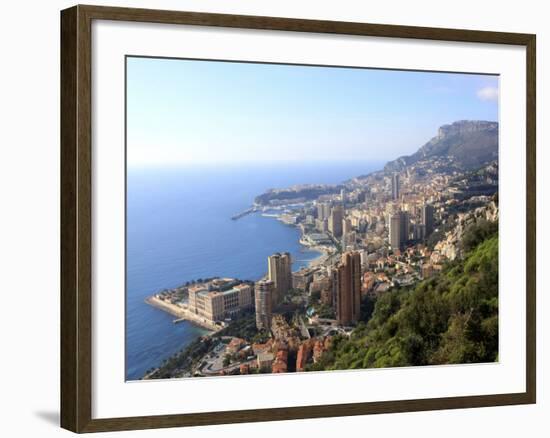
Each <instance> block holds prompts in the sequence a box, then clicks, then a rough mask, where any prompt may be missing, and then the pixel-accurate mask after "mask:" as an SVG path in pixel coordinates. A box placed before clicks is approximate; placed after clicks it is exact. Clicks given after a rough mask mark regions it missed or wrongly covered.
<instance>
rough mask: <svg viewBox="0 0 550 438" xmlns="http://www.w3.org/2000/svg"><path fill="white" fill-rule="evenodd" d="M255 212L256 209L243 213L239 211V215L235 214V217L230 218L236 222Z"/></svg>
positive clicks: (251, 208)
mask: <svg viewBox="0 0 550 438" xmlns="http://www.w3.org/2000/svg"><path fill="white" fill-rule="evenodd" d="M255 211H256V207H250V208H247V209H246V210H244V211H241V212H240V213H238V214H236V215H235V216H231V220H232V221H236V220H237V219H240V218H242V217H244V216H246V215H248V214H251V213H254V212H255Z"/></svg>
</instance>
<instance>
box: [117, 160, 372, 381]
mask: <svg viewBox="0 0 550 438" xmlns="http://www.w3.org/2000/svg"><path fill="white" fill-rule="evenodd" d="M380 167H381V165H380V164H379V163H360V162H359V163H358V162H354V163H337V164H334V163H332V164H324V163H323V164H308V165H303V164H301V165H289V164H280V165H262V166H257V165H256V166H248V167H247V166H229V167H228V166H224V167H216V166H214V165H212V166H202V167H181V168H175V167H170V168H163V169H159V168H147V169H129V170H128V176H127V286H126V287H127V293H126V300H127V303H126V304H127V306H126V377H127V379H128V380H133V379H137V378H140V377H142V376H143V374H144V373H145V371H146V370H148V369H149V368H152V367H154V366H157V365H159V364H160V362H161V361H162V360H163V359H164V358H166V357H168V356H171V355H172V354H174V353H175V352H177V351H179V350H181V349H183V348H185V346H186V345H188V344H189V343H190V342H192V341H193V340H194V339H196V338H197V337H198V336H200V335H201V334H203V333H204V330H202V329H200V328H198V327H196V326H193V325H192V324H189V323H187V322H183V323H180V324H173V323H172V320H173V317H172V316H170V315H168V314H166V313H165V312H163V311H160V310H158V309H155V308H153V307H151V306H149V305H147V304H145V303H144V299H145V297H147V296H148V295H151V294H153V293H155V292H156V291H158V290H160V289H163V288H170V287H175V286H179V285H181V284H183V283H185V282H186V281H189V280H193V279H197V278H206V277H214V276H229V277H237V278H240V279H247V280H257V279H259V278H260V277H262V276H263V275H265V273H266V271H267V257H268V256H269V255H271V254H273V253H274V252H277V251H289V252H290V253H291V254H292V258H293V260H294V263H293V270H298V269H299V268H301V267H302V266H305V265H307V263H308V262H309V261H310V260H312V259H314V258H316V257H317V256H318V255H319V254H318V253H316V252H313V251H309V250H306V249H305V248H304V247H303V246H302V245H300V243H299V238H300V233H299V231H298V230H297V229H296V228H294V227H290V226H286V225H284V224H282V223H280V222H279V221H277V220H276V219H274V218H269V217H263V216H261V215H260V214H251V215H248V216H245V217H243V218H241V219H239V220H237V221H233V220H231V219H230V218H231V216H233V215H235V214H236V213H239V212H240V211H242V210H245V209H246V208H248V207H249V206H250V205H251V204H252V202H253V199H254V197H255V196H256V195H258V194H261V193H262V192H264V191H265V190H267V189H269V188H274V187H287V186H289V185H292V184H305V183H340V182H342V181H344V180H346V179H348V178H351V177H353V176H357V175H361V174H365V173H368V172H370V171H373V170H377V169H379V168H380Z"/></svg>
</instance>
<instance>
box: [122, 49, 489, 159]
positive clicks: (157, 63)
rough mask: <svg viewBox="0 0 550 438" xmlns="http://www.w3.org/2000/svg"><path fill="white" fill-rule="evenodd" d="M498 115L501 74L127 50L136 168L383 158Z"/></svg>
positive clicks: (130, 151) (131, 154)
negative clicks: (455, 126) (460, 124)
mask: <svg viewBox="0 0 550 438" xmlns="http://www.w3.org/2000/svg"><path fill="white" fill-rule="evenodd" d="M465 119H467V120H489V121H498V76H490V75H477V74H460V73H432V72H411V71H396V70H374V69H363V68H361V69H359V68H339V67H338V68H334V67H312V66H290V65H273V64H257V63H237V62H221V61H193V60H178V59H162V58H137V57H128V58H127V160H128V166H129V167H143V166H167V165H171V166H173V165H185V164H203V163H211V162H213V161H215V162H216V163H218V164H227V165H232V164H238V163H243V162H304V161H305V162H315V161H323V162H327V161H370V162H382V161H388V160H393V159H395V158H397V157H398V156H402V155H409V154H412V153H414V152H415V151H416V150H417V149H418V148H419V147H420V146H422V145H423V144H424V143H426V142H427V141H428V140H429V139H430V138H432V137H433V136H434V135H436V133H437V128H438V127H439V126H441V125H444V124H447V123H452V122H455V121H457V120H465Z"/></svg>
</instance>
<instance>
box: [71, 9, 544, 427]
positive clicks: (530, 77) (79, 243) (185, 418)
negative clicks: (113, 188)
mask: <svg viewBox="0 0 550 438" xmlns="http://www.w3.org/2000/svg"><path fill="white" fill-rule="evenodd" d="M93 20H114V21H129V22H145V23H165V24H185V25H196V26H216V27H227V28H245V29H260V30H281V31H294V32H315V33H325V34H346V35H356V36H375V37H387V38H411V39H425V40H437V41H453V42H473V43H490V44H503V45H518V46H524V47H525V48H526V54H527V55H526V58H527V63H526V66H525V68H526V77H527V89H526V93H525V99H526V108H527V114H526V120H527V126H526V134H527V136H526V145H527V152H526V153H527V193H526V196H527V211H526V213H525V214H526V220H527V236H526V237H527V246H526V248H525V251H526V260H527V266H526V274H527V275H526V278H527V283H526V291H527V295H526V305H527V319H526V334H527V338H526V354H527V356H526V364H527V368H526V377H527V380H526V391H525V392H523V393H511V394H498V395H482V396H464V397H447V398H432V399H417V400H398V401H383V402H366V403H346V404H337V405H324V406H306V407H288V408H275V409H253V410H243V411H226V412H207V413H196V414H180V415H160V416H139V417H128V418H107V419H103V418H102V419H93V418H92V353H91V352H92V296H91V295H92V288H91V281H92V273H91V272H92V269H91V264H92V257H91V247H92V232H91V230H92V212H91V208H92V207H91V205H92V184H91V179H92V156H91V133H92V123H91V117H92V112H91V111H92V91H91V70H92V50H91V41H92V36H91V25H92V21H93ZM535 48H536V38H535V35H530V34H519V33H503V32H487V31H475V30H457V29H439V28H426V27H411V26H395V25H382V24H364V23H351V22H333V21H318V20H303V19H290V18H275V17H259V16H239V15H226V14H211V13H197V12H176V11H163V10H145V9H130V8H112V7H100V6H80V5H79V6H75V7H72V8H70V9H66V10H64V11H62V12H61V426H62V427H63V428H66V429H68V430H71V431H74V432H79V433H80V432H99V431H114V430H127V429H148V428H162V427H178V426H196V425H211V424H223V423H240V422H256V421H274V420H289V419H304V418H318V417H329V416H331V417H334V416H349V415H365V414H379V413H395V412H410V411H426V410H437V409H456V408H471V407H483V406H500V405H516V404H529V403H535V401H536V284H535V281H536V280H535V279H536V271H535V269H536V268H535V266H536V249H535V245H536V240H535V227H536V223H535V220H536V219H535V218H536V200H535V199H536V157H535V138H536V125H535V123H536V122H535V108H536V98H535V94H536V93H535V91H536V79H535V58H536V53H535Z"/></svg>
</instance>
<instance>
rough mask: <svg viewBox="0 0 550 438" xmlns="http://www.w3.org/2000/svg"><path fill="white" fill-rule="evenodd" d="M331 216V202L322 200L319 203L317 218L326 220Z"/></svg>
mask: <svg viewBox="0 0 550 438" xmlns="http://www.w3.org/2000/svg"><path fill="white" fill-rule="evenodd" d="M329 216H330V204H329V203H327V202H321V203H319V204H317V219H319V220H324V219H327V220H328V218H329Z"/></svg>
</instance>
